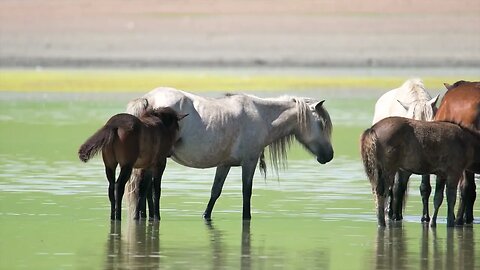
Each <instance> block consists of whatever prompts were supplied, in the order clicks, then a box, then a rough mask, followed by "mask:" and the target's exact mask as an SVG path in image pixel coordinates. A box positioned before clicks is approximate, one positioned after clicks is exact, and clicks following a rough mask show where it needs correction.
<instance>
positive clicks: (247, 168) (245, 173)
mask: <svg viewBox="0 0 480 270" xmlns="http://www.w3.org/2000/svg"><path fill="white" fill-rule="evenodd" d="M257 161H258V160H257V159H256V160H254V161H250V162H248V161H245V163H244V164H243V165H242V195H243V213H242V219H243V220H250V219H251V218H252V214H251V209H250V208H251V207H250V201H251V198H252V185H253V175H254V174H255V168H256V166H257Z"/></svg>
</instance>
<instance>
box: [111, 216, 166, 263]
mask: <svg viewBox="0 0 480 270" xmlns="http://www.w3.org/2000/svg"><path fill="white" fill-rule="evenodd" d="M159 233H160V223H159V222H152V223H148V224H147V222H136V223H130V224H128V226H127V232H126V235H125V234H122V224H121V222H119V221H112V222H111V225H110V233H109V235H108V240H107V258H106V262H105V263H106V264H105V267H104V268H105V269H137V268H158V267H159V266H160V234H159Z"/></svg>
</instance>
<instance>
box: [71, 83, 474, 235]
mask: <svg viewBox="0 0 480 270" xmlns="http://www.w3.org/2000/svg"><path fill="white" fill-rule="evenodd" d="M445 86H446V87H447V89H448V90H447V92H446V94H445V95H444V97H443V99H442V102H441V104H440V106H439V107H438V109H437V107H436V102H437V100H438V98H439V97H438V96H436V97H434V98H432V97H431V96H430V95H429V94H428V92H427V91H426V90H425V88H424V85H423V83H422V81H421V80H419V79H410V80H407V81H406V82H405V83H404V84H403V85H402V86H401V87H399V88H397V89H393V90H391V91H389V92H387V93H385V94H384V95H383V96H382V97H381V98H380V99H379V100H378V102H377V104H376V106H375V115H374V120H373V126H372V127H371V128H369V129H367V130H366V131H365V132H364V133H363V134H362V135H361V143H360V144H361V155H362V160H363V164H364V167H365V172H366V174H367V176H368V178H369V180H370V183H371V185H372V193H373V194H374V197H375V200H376V205H377V217H378V224H379V225H380V226H385V224H386V223H385V210H387V213H388V217H389V218H390V219H392V220H401V219H402V210H403V207H404V203H405V194H406V190H407V182H408V178H409V177H410V175H411V174H422V183H421V185H420V193H421V195H422V202H423V215H422V222H430V225H431V226H435V224H436V217H437V214H438V209H439V207H440V205H441V203H442V201H443V193H444V189H445V186H446V187H447V204H448V216H447V226H454V225H455V223H456V224H458V225H460V224H463V223H464V222H466V223H471V222H472V221H473V203H474V201H475V196H476V192H475V188H476V187H475V180H474V173H479V172H480V82H467V81H458V82H456V83H454V84H453V85H448V84H445ZM323 104H324V101H318V100H314V99H310V98H304V97H293V96H282V97H277V98H259V97H256V96H253V95H247V94H227V95H225V96H224V97H221V98H207V97H201V96H198V95H194V94H192V93H188V92H185V91H181V90H177V89H173V88H166V87H161V88H157V89H154V90H152V91H150V92H149V93H147V94H145V95H144V96H142V97H141V98H138V99H135V100H132V101H131V102H129V103H128V105H127V113H121V114H117V115H115V116H113V117H112V118H110V120H108V122H107V123H106V124H105V125H104V126H103V127H102V128H101V129H100V130H98V131H97V132H96V133H95V134H93V135H92V136H91V137H90V138H89V139H88V140H87V141H86V142H85V143H84V144H83V145H82V146H81V147H80V150H79V152H78V155H79V158H80V159H81V160H82V161H84V162H87V161H88V160H89V159H90V158H91V157H93V156H94V155H96V154H97V153H99V152H100V151H101V152H102V157H103V161H104V164H105V172H106V176H107V179H108V181H109V188H108V194H109V199H110V203H111V216H110V217H111V219H112V220H120V219H121V204H122V198H123V196H124V194H125V196H126V197H127V200H128V204H129V206H130V207H131V209H132V211H130V214H131V218H133V219H140V218H146V217H147V205H148V217H149V218H151V219H157V220H158V219H160V194H161V179H162V175H163V172H164V170H165V167H166V163H167V158H171V159H173V160H174V161H175V162H177V163H179V164H181V165H184V166H188V167H193V168H212V167H216V173H215V177H214V181H213V185H212V189H211V195H210V200H209V202H208V204H207V207H206V209H205V212H204V214H203V217H204V218H205V219H207V220H210V219H211V215H212V210H213V207H214V205H215V202H216V200H217V199H218V198H219V196H220V194H221V192H222V188H223V184H224V182H225V179H226V177H227V175H228V173H229V171H230V168H231V167H232V166H241V168H242V194H243V212H242V218H243V219H246V220H248V219H251V206H250V200H251V196H252V182H253V176H254V173H255V170H256V167H257V164H258V166H259V167H260V170H261V172H262V173H266V169H267V165H266V162H265V151H266V150H267V149H268V153H269V155H270V160H271V164H272V165H273V168H274V169H275V170H278V168H279V166H281V165H283V164H284V162H285V161H286V158H287V150H288V148H289V146H290V144H291V143H292V141H293V140H294V139H295V140H297V141H298V142H299V143H300V144H301V145H303V146H304V147H305V149H306V150H307V151H308V152H310V153H311V154H313V155H315V157H316V159H317V161H318V162H319V163H321V164H325V163H328V162H329V161H331V160H332V159H333V156H334V151H333V147H332V143H331V136H332V121H331V119H330V115H329V113H328V112H327V110H326V109H325V107H324V105H323ZM118 165H120V168H121V170H120V174H119V176H118V178H117V180H115V171H116V167H117V166H118ZM430 174H435V175H436V176H437V181H436V188H435V196H434V214H433V216H432V219H430V216H429V211H428V200H429V196H430V193H431V186H430V177H429V175H430ZM457 186H459V187H460V194H461V196H460V206H459V207H458V213H457V219H456V220H455V215H454V213H453V211H454V207H455V200H456V196H457Z"/></svg>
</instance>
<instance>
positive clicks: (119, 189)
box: [115, 165, 132, 220]
mask: <svg viewBox="0 0 480 270" xmlns="http://www.w3.org/2000/svg"><path fill="white" fill-rule="evenodd" d="M131 174H132V166H128V165H125V166H123V167H122V169H121V170H120V174H119V175H118V179H117V182H116V183H115V219H116V220H121V219H122V198H123V193H125V184H126V183H127V181H128V179H130V175H131Z"/></svg>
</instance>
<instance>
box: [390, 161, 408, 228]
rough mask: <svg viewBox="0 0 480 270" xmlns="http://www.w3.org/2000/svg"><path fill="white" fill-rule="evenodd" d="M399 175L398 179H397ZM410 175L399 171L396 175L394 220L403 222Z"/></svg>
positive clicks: (393, 199)
mask: <svg viewBox="0 0 480 270" xmlns="http://www.w3.org/2000/svg"><path fill="white" fill-rule="evenodd" d="M397 175H398V177H397ZM410 175H411V174H410V173H408V172H405V171H402V170H399V171H398V172H397V173H396V174H395V180H394V183H393V198H392V201H393V215H392V220H402V219H403V215H402V210H403V204H404V203H405V202H404V200H405V193H406V192H407V186H408V178H409V177H410Z"/></svg>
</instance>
